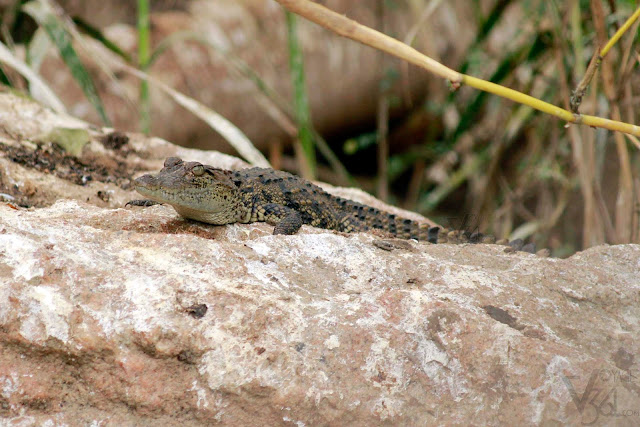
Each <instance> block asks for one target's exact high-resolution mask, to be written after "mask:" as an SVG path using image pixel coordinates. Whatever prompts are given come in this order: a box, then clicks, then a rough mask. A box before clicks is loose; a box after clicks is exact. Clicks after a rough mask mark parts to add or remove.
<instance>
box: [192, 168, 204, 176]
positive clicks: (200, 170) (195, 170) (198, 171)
mask: <svg viewBox="0 0 640 427" xmlns="http://www.w3.org/2000/svg"><path fill="white" fill-rule="evenodd" d="M191 173H193V174H194V175H195V176H200V175H202V174H203V173H204V166H202V165H195V166H194V167H193V168H191Z"/></svg>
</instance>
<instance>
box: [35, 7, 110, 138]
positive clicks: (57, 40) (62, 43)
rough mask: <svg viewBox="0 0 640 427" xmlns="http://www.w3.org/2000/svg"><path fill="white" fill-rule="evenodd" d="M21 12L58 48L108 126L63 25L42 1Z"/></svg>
mask: <svg viewBox="0 0 640 427" xmlns="http://www.w3.org/2000/svg"><path fill="white" fill-rule="evenodd" d="M23 10H24V11H25V12H26V13H28V14H29V15H31V17H32V18H33V19H35V20H36V22H37V23H38V24H39V25H40V26H42V28H44V29H45V31H46V32H47V34H48V36H49V38H50V39H51V41H52V42H53V44H55V45H56V47H57V48H58V51H59V52H60V56H61V57H62V60H63V61H64V63H65V64H67V67H69V70H70V71H71V75H72V76H73V78H74V79H75V80H76V82H77V83H78V84H79V85H80V87H81V88H82V91H83V92H84V95H85V96H86V97H87V99H88V100H89V102H90V103H91V104H92V105H93V107H94V108H95V109H96V111H97V112H98V114H99V115H100V118H101V119H102V121H103V122H104V123H105V124H106V125H108V126H110V125H111V121H110V120H109V118H108V117H107V114H106V112H105V109H104V107H103V105H102V101H101V100H100V97H99V96H98V92H97V90H96V87H95V85H94V84H93V80H92V79H91V76H90V75H89V73H88V72H87V69H86V68H85V67H84V65H83V64H82V62H81V61H80V58H79V57H78V54H77V53H76V51H75V49H74V48H73V46H72V44H71V36H70V35H69V33H68V32H67V30H66V29H65V25H64V23H63V22H62V21H61V20H60V19H59V18H58V17H57V16H56V14H55V13H54V12H53V10H51V7H50V6H49V5H48V4H47V3H46V2H44V1H42V0H33V1H30V2H29V3H27V4H25V5H24V6H23Z"/></svg>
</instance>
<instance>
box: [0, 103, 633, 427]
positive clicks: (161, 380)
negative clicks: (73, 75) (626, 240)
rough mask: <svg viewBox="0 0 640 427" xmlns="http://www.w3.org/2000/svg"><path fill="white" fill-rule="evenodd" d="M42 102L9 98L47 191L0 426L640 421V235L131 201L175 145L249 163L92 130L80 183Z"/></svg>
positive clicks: (14, 263) (9, 320) (4, 339)
mask: <svg viewBox="0 0 640 427" xmlns="http://www.w3.org/2000/svg"><path fill="white" fill-rule="evenodd" d="M38 108H40V107H37V108H36V106H34V105H33V103H31V102H30V101H27V100H20V99H19V98H15V97H13V96H11V95H7V94H0V111H2V112H3V113H2V115H0V129H2V130H3V132H2V133H0V147H1V149H0V174H1V175H0V185H1V186H3V188H4V189H3V190H2V191H3V192H5V191H9V190H12V189H13V190H15V191H16V193H15V194H14V196H15V197H22V200H24V201H26V202H28V203H29V204H30V206H32V207H30V208H25V207H21V206H20V205H19V204H16V203H0V425H64V424H67V425H114V426H115V425H118V426H120V425H168V426H173V425H176V426H177V425H180V426H190V425H194V426H195V425H208V424H214V423H219V424H222V425H255V424H261V425H292V424H296V425H356V426H359V425H362V426H366V425H381V424H383V425H428V424H439V425H451V424H468V423H469V421H470V420H473V421H472V422H473V423H474V424H478V425H485V424H486V425H498V424H500V425H520V424H545V425H548V424H580V423H583V422H584V423H589V422H594V423H596V424H611V425H613V424H616V425H637V423H638V419H639V416H640V415H639V414H638V408H639V407H640V405H638V403H640V380H638V378H639V377H640V373H639V370H638V360H637V359H635V357H636V355H637V354H639V351H640V342H639V341H638V339H637V337H638V328H639V324H640V277H639V275H638V271H640V245H620V246H600V247H596V248H591V249H589V250H587V251H584V252H581V253H578V254H576V255H574V256H572V257H571V258H568V259H554V258H540V257H537V256H535V255H533V254H528V253H522V252H520V253H512V254H507V253H504V252H503V248H502V247H500V246H497V245H484V244H478V245H449V244H442V245H431V244H427V243H417V242H412V241H408V242H404V244H397V245H396V244H394V242H392V241H381V240H380V237H379V236H375V235H372V234H368V233H360V234H352V235H345V234H340V233H335V232H330V231H325V230H318V229H314V228H310V227H307V226H303V228H302V230H301V231H300V233H299V234H297V235H293V236H282V235H278V236H274V235H272V234H271V232H272V227H271V226H269V225H266V224H249V225H242V224H240V225H230V226H222V227H216V226H210V225H206V224H200V223H197V222H193V221H185V220H183V219H180V218H179V217H178V216H177V215H176V213H175V212H174V211H173V209H172V208H171V207H168V206H152V207H149V208H126V209H125V208H123V207H122V206H123V205H124V201H126V200H127V199H132V198H135V197H136V195H135V194H134V193H133V192H132V191H131V190H130V189H128V188H127V180H129V179H131V177H132V175H134V174H141V173H144V172H146V171H147V170H149V169H157V168H159V165H160V163H161V161H162V159H163V158H164V157H166V156H168V155H174V154H177V155H180V156H182V157H187V158H191V159H199V160H202V161H206V162H209V163H212V164H214V165H217V166H225V167H230V166H232V165H233V164H235V167H238V166H240V165H242V163H241V162H239V161H238V160H236V159H233V158H231V157H229V156H223V155H220V154H216V153H203V152H197V151H195V150H188V151H184V150H183V149H178V148H177V147H175V146H172V145H171V144H169V143H167V142H165V141H161V140H158V139H147V138H143V137H141V136H139V135H127V138H129V140H128V142H126V143H123V141H124V139H123V138H124V137H123V136H122V135H113V134H110V133H109V132H110V130H105V129H95V128H89V127H87V129H89V130H90V135H91V138H92V140H91V141H90V142H89V144H87V145H86V146H85V148H84V149H83V151H82V155H81V156H80V157H79V158H78V161H79V162H81V163H82V165H83V167H93V169H91V170H89V171H88V172H87V173H89V176H92V177H93V176H95V177H96V178H95V179H91V180H88V181H87V182H84V183H83V182H80V183H78V182H76V181H74V179H75V178H74V175H73V174H72V173H71V172H73V171H74V170H76V169H74V168H73V167H72V166H73V165H75V166H77V165H76V164H72V163H69V164H67V163H64V161H67V160H64V161H62V160H60V159H66V157H64V156H62V157H61V158H57V157H47V158H50V159H55V160H56V161H60V162H61V163H58V165H60V168H61V169H64V168H65V167H66V168H68V170H69V171H71V172H69V173H68V174H65V173H66V172H65V173H62V172H60V170H58V168H53V169H51V170H49V169H47V168H46V167H45V166H43V165H42V160H43V157H42V156H44V155H45V154H47V153H48V154H49V155H51V156H53V155H54V154H55V153H53V154H52V152H46V150H45V149H43V148H42V147H41V148H37V147H38V146H37V144H35V143H34V141H31V139H32V138H35V135H39V134H42V133H43V132H46V131H48V130H50V128H52V127H55V126H63V127H73V126H69V123H67V122H65V123H60V122H61V121H63V120H62V119H61V118H60V117H58V116H55V115H53V114H52V113H50V112H49V111H48V110H44V109H42V108H40V109H38ZM34 116H36V117H38V120H33V117H34ZM75 126H85V125H83V123H82V122H77V123H75ZM110 135H111V136H110ZM105 138H106V139H105ZM100 141H102V142H100ZM12 150H13V151H12ZM15 150H22V151H20V153H22V154H21V156H22V157H20V156H18V155H17V154H15V152H16V151H15ZM29 150H31V151H29ZM38 150H41V151H38ZM11 153H14V154H11ZM58 154H59V153H58ZM21 159H22V160H24V161H22V160H21ZM25 159H26V160H25ZM88 159H92V160H93V163H91V162H89V160H88ZM109 162H111V163H109ZM234 162H235V163H234ZM109 164H112V168H113V169H109V170H110V171H111V172H113V173H114V174H115V175H114V178H115V179H114V180H112V181H109V180H104V182H103V181H100V180H99V179H98V178H100V177H101V176H103V175H100V173H98V170H101V169H99V167H107V166H109ZM38 165H40V166H38ZM65 165H66V166H65ZM118 165H120V166H118ZM36 166H38V167H40V169H38V167H36ZM75 166H74V167H75ZM78 167H79V166H78ZM134 171H135V172H134ZM83 173H84V172H83ZM118 173H120V175H118ZM27 189H30V191H27ZM98 191H112V197H110V198H109V200H108V201H104V200H102V199H100V198H99V197H97V196H93V195H94V194H96V193H97V192H98ZM342 191H345V190H342ZM34 195H38V196H34ZM34 198H35V199H34ZM54 199H59V200H57V201H55V202H53V200H54ZM34 200H36V201H37V202H38V203H36V202H34ZM87 200H88V201H87ZM376 203H378V202H376ZM382 206H383V205H381V204H378V205H377V207H382ZM381 242H382V243H381ZM614 415H615V416H614Z"/></svg>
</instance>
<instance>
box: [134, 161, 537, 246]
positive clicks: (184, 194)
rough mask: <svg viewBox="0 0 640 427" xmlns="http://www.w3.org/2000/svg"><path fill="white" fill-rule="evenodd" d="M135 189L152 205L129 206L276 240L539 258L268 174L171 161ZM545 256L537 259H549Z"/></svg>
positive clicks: (494, 241) (270, 171)
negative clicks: (250, 227)
mask: <svg viewBox="0 0 640 427" xmlns="http://www.w3.org/2000/svg"><path fill="white" fill-rule="evenodd" d="M133 185H134V187H135V189H136V191H137V192H138V193H140V194H141V195H143V196H145V197H147V198H148V199H150V200H133V201H131V202H129V204H133V205H144V206H148V205H150V204H156V203H166V204H169V205H171V206H173V208H174V209H175V210H176V211H177V212H178V214H180V215H181V216H183V217H185V218H189V219H194V220H197V221H201V222H205V223H209V224H216V225H223V224H232V223H251V222H258V221H264V222H267V223H269V224H272V225H274V226H275V227H274V230H273V234H295V233H296V232H297V231H298V230H299V229H300V227H301V226H302V225H303V224H308V225H311V226H313V227H318V228H323V229H328V230H335V231H339V232H345V233H352V232H366V231H372V230H380V231H381V232H383V233H384V234H387V235H390V236H392V237H396V238H401V239H415V240H418V241H426V242H430V243H488V244H502V245H506V246H508V250H509V251H524V252H530V253H535V246H534V245H533V244H532V243H529V244H526V245H525V244H524V243H523V241H522V240H521V239H516V240H514V241H512V242H509V241H508V240H505V239H501V240H497V239H496V238H495V237H493V236H491V235H484V234H482V233H479V232H469V231H463V230H448V229H443V228H440V227H438V226H433V225H432V224H428V223H423V222H419V221H414V220H411V219H408V218H402V217H400V216H398V215H395V214H393V213H389V212H385V211H382V210H380V209H377V208H375V207H372V206H367V205H364V204H361V203H358V202H355V201H353V200H349V199H345V198H342V197H338V196H334V195H331V194H329V193H327V192H326V191H324V190H323V189H322V188H320V187H319V186H317V185H315V184H313V183H311V182H309V181H307V180H305V179H303V178H300V177H298V176H295V175H292V174H290V173H287V172H284V171H279V170H274V169H269V168H249V169H242V170H236V171H230V170H225V169H219V168H215V167H213V166H208V165H204V164H202V163H199V162H185V161H183V160H182V159H180V158H178V157H169V158H167V159H166V160H165V162H164V167H163V169H162V170H161V171H160V172H159V173H158V174H156V175H150V174H147V175H143V176H141V177H139V178H137V179H135V180H134V181H133ZM544 251H545V250H543V251H539V255H546V253H545V252H544Z"/></svg>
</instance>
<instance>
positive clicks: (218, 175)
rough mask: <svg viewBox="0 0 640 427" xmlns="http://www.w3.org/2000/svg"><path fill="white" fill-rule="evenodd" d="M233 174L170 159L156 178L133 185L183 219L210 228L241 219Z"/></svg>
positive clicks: (145, 176) (144, 177)
mask: <svg viewBox="0 0 640 427" xmlns="http://www.w3.org/2000/svg"><path fill="white" fill-rule="evenodd" d="M231 174H232V172H230V171H226V170H223V169H217V168H214V167H211V166H207V165H203V164H202V163H198V162H185V161H183V160H182V159H180V158H178V157H169V158H167V160H165V162H164V168H162V170H161V171H160V172H159V173H158V174H157V175H144V176H141V177H140V178H137V179H135V180H134V181H133V184H134V186H135V189H136V191H137V192H138V193H140V194H142V195H143V196H145V197H148V198H149V199H151V200H154V201H156V202H160V203H167V204H170V205H171V206H173V208H174V209H175V210H176V211H177V212H178V213H179V214H180V215H182V216H184V217H186V218H191V219H195V220H198V221H202V222H208V223H210V224H228V223H231V222H237V221H238V220H239V218H240V216H241V215H242V209H241V198H240V196H239V194H238V189H237V187H236V185H235V184H234V182H233V180H232V179H231Z"/></svg>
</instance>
